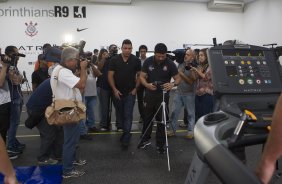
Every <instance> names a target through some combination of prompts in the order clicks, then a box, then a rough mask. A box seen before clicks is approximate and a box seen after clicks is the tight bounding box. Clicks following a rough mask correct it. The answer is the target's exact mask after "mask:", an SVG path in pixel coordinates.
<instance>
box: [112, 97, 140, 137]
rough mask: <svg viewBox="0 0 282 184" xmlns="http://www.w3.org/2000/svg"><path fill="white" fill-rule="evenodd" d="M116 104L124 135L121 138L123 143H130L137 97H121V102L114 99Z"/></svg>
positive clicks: (118, 119)
mask: <svg viewBox="0 0 282 184" xmlns="http://www.w3.org/2000/svg"><path fill="white" fill-rule="evenodd" d="M114 103H115V104H116V115H117V116H116V117H117V120H116V121H117V122H120V123H121V126H122V129H123V134H122V137H121V141H122V142H129V140H130V137H131V133H130V132H131V126H132V120H133V108H134V104H135V95H131V94H129V95H126V96H121V98H120V100H119V99H117V98H114Z"/></svg>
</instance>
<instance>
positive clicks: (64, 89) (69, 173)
mask: <svg viewBox="0 0 282 184" xmlns="http://www.w3.org/2000/svg"><path fill="white" fill-rule="evenodd" d="M78 60H79V52H78V50H77V49H75V48H72V47H67V48H65V49H64V50H63V51H62V55H61V62H60V65H57V66H56V67H55V68H54V70H53V72H52V75H51V81H50V83H51V87H52V92H53V95H54V96H55V100H58V99H65V100H74V99H76V100H78V101H82V97H81V93H80V91H79V90H83V89H84V88H85V84H86V79H87V72H86V69H87V65H88V62H87V61H86V60H83V61H80V68H81V70H80V78H78V77H77V76H75V75H74V72H75V71H76V66H77V64H78ZM56 75H58V77H55V76H56ZM55 83H57V85H56V87H55V88H54V85H55ZM63 130H64V144H63V178H71V177H79V176H82V175H83V174H84V173H85V172H84V171H81V170H77V169H75V167H74V164H75V161H76V155H77V148H78V143H79V124H78V123H73V124H65V125H63ZM83 164H86V161H85V160H83V161H82V160H80V161H79V165H83Z"/></svg>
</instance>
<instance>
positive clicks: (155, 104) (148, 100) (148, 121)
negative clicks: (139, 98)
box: [142, 94, 169, 147]
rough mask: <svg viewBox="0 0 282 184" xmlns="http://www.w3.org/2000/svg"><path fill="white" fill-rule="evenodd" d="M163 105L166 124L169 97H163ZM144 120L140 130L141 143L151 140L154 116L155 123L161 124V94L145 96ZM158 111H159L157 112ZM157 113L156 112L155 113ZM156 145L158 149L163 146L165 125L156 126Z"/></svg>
mask: <svg viewBox="0 0 282 184" xmlns="http://www.w3.org/2000/svg"><path fill="white" fill-rule="evenodd" d="M164 100H165V103H166V109H165V111H166V120H167V122H168V103H169V95H165V99H164ZM144 102H145V104H146V105H145V109H144V112H145V119H144V124H143V129H142V135H143V139H142V141H148V140H150V138H151V134H152V129H153V122H152V121H153V118H154V115H155V114H156V113H157V114H156V116H155V118H156V120H157V121H159V122H161V121H162V120H163V119H164V117H163V109H162V107H161V108H160V109H159V107H160V105H161V103H162V94H157V95H147V94H146V95H145V98H144ZM158 109H159V111H158ZM157 111H158V112H157ZM156 145H157V146H158V147H163V146H164V145H165V125H164V124H162V123H158V124H157V130H156Z"/></svg>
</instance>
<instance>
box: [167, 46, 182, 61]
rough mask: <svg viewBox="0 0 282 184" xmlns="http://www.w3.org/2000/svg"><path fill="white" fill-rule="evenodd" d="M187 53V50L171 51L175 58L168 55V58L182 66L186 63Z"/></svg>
mask: <svg viewBox="0 0 282 184" xmlns="http://www.w3.org/2000/svg"><path fill="white" fill-rule="evenodd" d="M185 52H186V49H176V50H174V51H171V53H173V54H174V56H173V55H170V54H167V57H168V58H169V59H171V60H173V61H174V60H175V61H176V62H177V63H179V64H181V63H183V61H184V56H185Z"/></svg>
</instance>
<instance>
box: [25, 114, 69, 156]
mask: <svg viewBox="0 0 282 184" xmlns="http://www.w3.org/2000/svg"><path fill="white" fill-rule="evenodd" d="M27 113H28V115H29V116H36V117H40V115H41V114H43V115H42V116H41V118H40V119H39V120H38V121H39V123H38V125H37V126H36V127H37V129H38V131H39V134H40V142H41V143H40V151H39V155H38V157H37V159H38V161H43V160H45V159H48V158H50V157H51V156H52V155H53V156H54V157H55V158H56V159H61V158H62V152H63V142H64V132H63V128H62V127H59V126H55V125H49V124H48V123H47V120H46V118H45V117H44V111H32V110H29V109H27Z"/></svg>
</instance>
